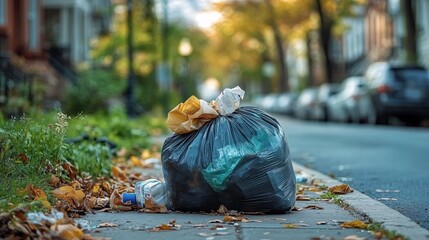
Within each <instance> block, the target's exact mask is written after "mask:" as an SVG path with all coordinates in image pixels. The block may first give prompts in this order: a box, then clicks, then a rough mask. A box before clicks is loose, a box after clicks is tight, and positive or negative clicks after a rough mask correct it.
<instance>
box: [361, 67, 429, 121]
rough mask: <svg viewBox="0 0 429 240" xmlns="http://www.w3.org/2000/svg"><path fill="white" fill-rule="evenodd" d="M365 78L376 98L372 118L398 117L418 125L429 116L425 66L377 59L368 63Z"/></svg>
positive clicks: (373, 101)
mask: <svg viewBox="0 0 429 240" xmlns="http://www.w3.org/2000/svg"><path fill="white" fill-rule="evenodd" d="M365 81H366V83H367V84H368V87H369V94H370V96H371V100H372V101H371V103H372V111H371V113H370V114H371V116H370V117H369V119H370V122H373V123H380V124H385V123H387V122H388V120H389V117H397V118H398V119H400V120H402V121H403V122H405V123H407V124H413V125H414V124H417V123H418V122H420V121H421V120H422V119H423V118H425V117H429V75H428V71H427V70H426V69H425V68H424V67H421V66H418V65H395V64H392V63H389V62H377V63H374V64H372V65H370V66H369V67H368V69H367V71H366V73H365Z"/></svg>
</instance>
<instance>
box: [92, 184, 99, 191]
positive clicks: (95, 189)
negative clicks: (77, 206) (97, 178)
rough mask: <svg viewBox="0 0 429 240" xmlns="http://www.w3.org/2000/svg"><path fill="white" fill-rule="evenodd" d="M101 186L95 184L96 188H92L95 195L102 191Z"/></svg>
mask: <svg viewBox="0 0 429 240" xmlns="http://www.w3.org/2000/svg"><path fill="white" fill-rule="evenodd" d="M100 189H101V188H100V184H99V183H97V184H95V185H94V187H92V192H93V193H98V192H99V191H100Z"/></svg>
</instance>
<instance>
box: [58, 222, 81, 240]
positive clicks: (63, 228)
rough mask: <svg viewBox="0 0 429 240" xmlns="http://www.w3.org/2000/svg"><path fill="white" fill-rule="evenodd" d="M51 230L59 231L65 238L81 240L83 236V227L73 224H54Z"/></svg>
mask: <svg viewBox="0 0 429 240" xmlns="http://www.w3.org/2000/svg"><path fill="white" fill-rule="evenodd" d="M51 230H52V231H56V232H58V234H59V235H60V237H61V238H63V239H70V240H79V239H82V237H83V231H82V229H79V228H78V227H76V226H73V225H72V224H62V225H52V226H51Z"/></svg>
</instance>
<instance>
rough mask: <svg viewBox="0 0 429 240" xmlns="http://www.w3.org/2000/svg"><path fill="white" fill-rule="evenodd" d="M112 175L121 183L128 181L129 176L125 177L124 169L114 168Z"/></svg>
mask: <svg viewBox="0 0 429 240" xmlns="http://www.w3.org/2000/svg"><path fill="white" fill-rule="evenodd" d="M112 174H113V176H114V177H116V178H118V179H119V180H121V181H125V180H126V179H127V176H126V175H125V172H124V171H122V169H120V168H119V167H117V166H113V167H112Z"/></svg>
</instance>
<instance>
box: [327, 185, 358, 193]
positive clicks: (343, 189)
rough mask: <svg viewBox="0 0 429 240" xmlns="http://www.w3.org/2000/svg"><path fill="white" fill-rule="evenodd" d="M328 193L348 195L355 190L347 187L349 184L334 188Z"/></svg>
mask: <svg viewBox="0 0 429 240" xmlns="http://www.w3.org/2000/svg"><path fill="white" fill-rule="evenodd" d="M328 192H331V193H334V194H347V193H351V192H353V189H352V188H351V187H350V186H349V185H347V184H341V185H336V186H332V187H330V188H329V189H328Z"/></svg>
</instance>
